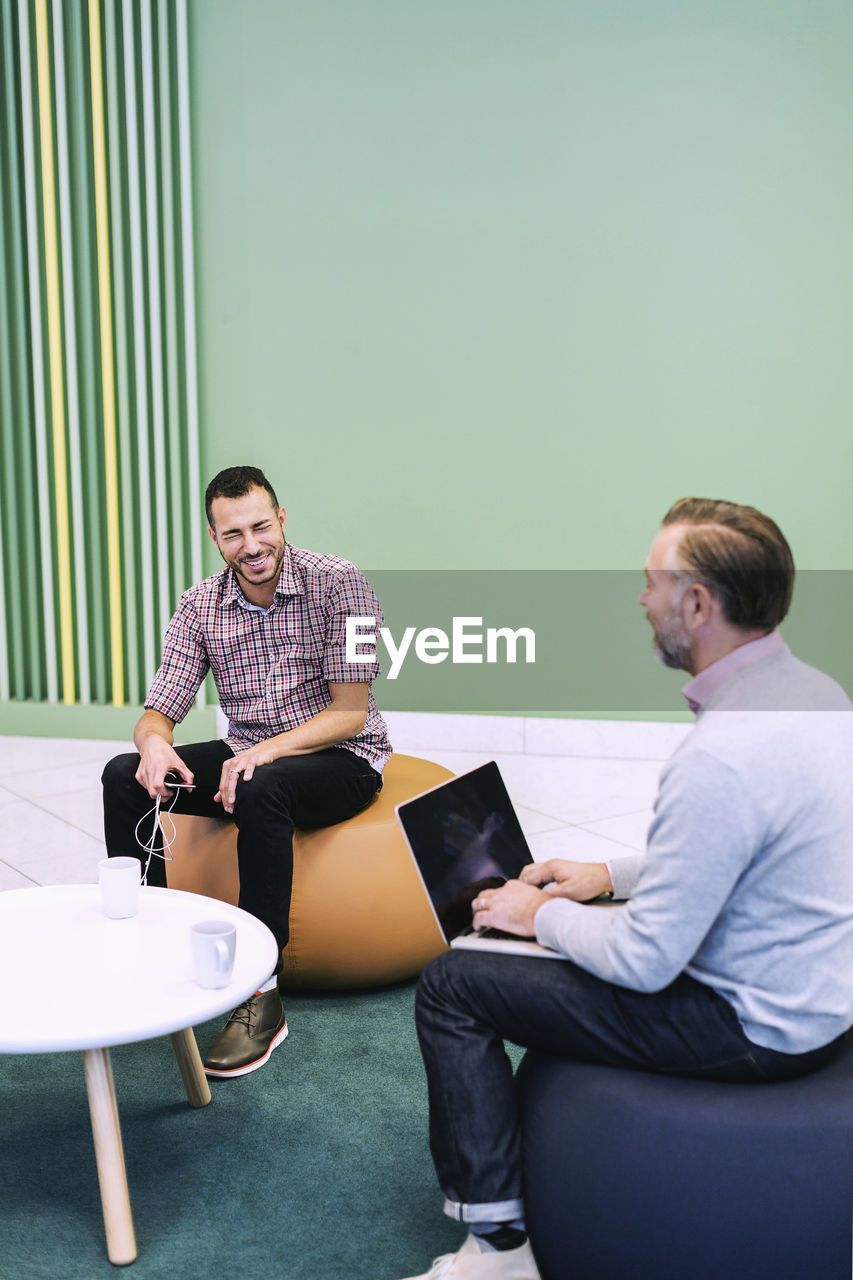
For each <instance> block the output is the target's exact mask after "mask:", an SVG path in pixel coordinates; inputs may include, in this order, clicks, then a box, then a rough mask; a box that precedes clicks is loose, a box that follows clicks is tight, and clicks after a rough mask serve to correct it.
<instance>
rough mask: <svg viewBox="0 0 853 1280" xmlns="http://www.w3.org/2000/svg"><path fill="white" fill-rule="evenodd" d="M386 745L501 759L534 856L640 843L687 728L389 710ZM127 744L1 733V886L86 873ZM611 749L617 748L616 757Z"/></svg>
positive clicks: (458, 759) (76, 880)
mask: <svg viewBox="0 0 853 1280" xmlns="http://www.w3.org/2000/svg"><path fill="white" fill-rule="evenodd" d="M387 719H388V722H389V727H390V729H391V735H392V740H393V742H394V747H395V749H396V750H398V751H401V752H404V753H407V754H409V755H420V756H426V757H427V758H429V759H431V760H435V761H437V762H438V763H440V764H443V765H446V766H447V768H449V769H452V770H453V771H454V772H456V773H463V772H465V771H466V770H468V769H472V768H474V767H475V766H476V765H478V764H481V763H483V762H484V761H486V760H492V759H495V760H497V761H498V764H499V765H500V768H501V772H502V773H503V776H504V778H505V780H506V784H507V788H508V790H509V793H510V795H511V796H512V798H513V801H514V803H515V805H516V807H517V810H518V814H519V818H520V820H521V824H522V826H523V828H524V830H525V833H526V835H527V838H528V841H529V843H530V847H531V849H532V850H533V854H534V857H535V858H537V859H544V858H550V857H571V858H577V859H582V860H587V859H588V860H591V861H599V860H603V859H604V858H606V857H610V856H613V855H614V854H618V853H619V852H620V851H624V850H626V849H628V850H642V849H643V848H644V845H645V834H646V829H647V827H648V823H649V819H650V817H651V805H652V801H653V799H654V794H655V790H656V786H657V779H658V775H659V773H660V768H661V764H662V761H663V760H664V759H666V757H667V756H668V755H669V754H670V752H671V750H672V748H673V746H674V745H675V743H676V742H677V741H678V740H679V738H680V737H681V736H682V735H683V733H684V732H685V731H686V727H687V726H686V725H675V724H673V725H661V724H646V725H641V724H638V725H619V724H613V723H611V724H607V723H605V722H600V723H599V722H591V721H566V722H562V723H559V722H554V721H530V720H525V721H520V720H513V721H510V720H504V721H501V720H499V719H498V718H497V717H481V718H477V717H450V716H427V715H423V716H421V715H417V716H416V715H410V714H408V713H397V714H391V715H389V716H388V717H387ZM129 749H130V744H129V743H126V742H105V741H92V740H77V739H73V740H72V739H62V738H15V737H2V736H0V890H4V889H20V888H26V887H27V886H30V885H34V884H83V883H87V882H88V883H93V882H94V881H95V880H96V879H97V864H98V860H99V858H102V857H103V856H104V845H103V831H102V819H101V787H100V776H101V770H102V769H103V767H104V764H105V763H106V761H107V760H109V759H110V757H111V756H113V755H116V754H117V753H118V752H120V751H126V750H129ZM620 752H621V753H622V754H619V753H620Z"/></svg>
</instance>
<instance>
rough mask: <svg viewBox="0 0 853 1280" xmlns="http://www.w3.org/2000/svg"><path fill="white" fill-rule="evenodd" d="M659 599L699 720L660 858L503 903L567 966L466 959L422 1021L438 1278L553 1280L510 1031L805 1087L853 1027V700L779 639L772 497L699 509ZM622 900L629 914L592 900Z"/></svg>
mask: <svg viewBox="0 0 853 1280" xmlns="http://www.w3.org/2000/svg"><path fill="white" fill-rule="evenodd" d="M645 573H646V586H645V589H644V590H643V593H642V595H641V596H640V603H641V604H642V605H644V606H645V609H646V613H647V616H648V619H649V622H650V624H651V626H652V630H653V633H654V643H655V650H656V652H657V655H658V657H659V658H660V659H661V660H662V661H663V662H664V663H666V664H667V665H668V666H672V667H677V668H680V669H682V670H684V671H687V672H689V673H690V675H691V676H692V679H691V680H690V682H689V684H688V685H687V686H686V687H685V689H684V690H683V692H684V695H685V697H686V698H687V701H688V703H689V705H690V707H691V709H692V710H693V711H694V712H695V714H696V717H697V722H696V725H695V727H694V729H693V730H692V731H691V733H690V734H688V736H687V737H686V738H685V740H684V742H683V743H682V745H681V746H680V747H679V748H678V750H677V751H676V752H675V754H674V756H673V757H672V759H671V760H670V762H669V763H668V765H667V766H666V768H665V769H664V771H663V774H662V776H661V781H660V788H659V792H658V796H657V800H656V802H655V814H654V820H653V822H652V824H651V827H650V829H649V835H648V843H647V849H646V853H645V855H644V856H637V857H626V858H621V859H614V860H613V861H611V862H610V863H606V864H605V863H592V864H589V863H577V862H569V861H564V860H562V859H551V860H550V861H549V862H546V863H535V864H533V865H531V866H529V867H527V868H525V870H524V871H523V872H522V875H521V878H520V879H519V880H516V881H510V882H508V883H507V884H505V885H504V886H503V887H501V888H499V889H491V890H485V891H481V892H480V894H479V895H478V897H477V898H476V899H475V901H474V911H475V915H474V923H475V925H476V926H477V927H478V928H479V927H496V928H500V929H506V930H508V931H510V932H513V933H518V934H520V935H532V934H535V935H536V937H537V938H538V940H539V941H540V942H541V943H543V944H545V945H546V946H548V947H551V948H553V949H554V950H556V951H558V952H560V953H561V954H562V955H563V956H565V957H566V962H565V963H562V964H555V963H554V962H553V961H551V960H535V959H531V958H528V957H514V956H498V955H495V954H494V953H485V954H484V953H482V952H472V951H451V952H448V953H445V954H444V955H442V956H440V957H439V958H438V959H437V960H436V961H434V962H433V963H432V964H431V965H430V966H428V968H427V969H426V970H425V971H424V974H423V975H422V978H421V982H420V985H419V988H418V999H417V1025H418V1035H419V1039H420V1043H421V1050H422V1053H423V1057H424V1063H425V1065H426V1070H427V1081H428V1086H429V1099H430V1144H431V1149H432V1154H433V1159H434V1161H435V1165H436V1171H437V1173H438V1178H439V1182H440V1184H441V1187H442V1190H443V1191H444V1194H445V1197H446V1199H445V1212H447V1213H448V1214H450V1216H451V1217H454V1218H457V1219H458V1220H460V1221H463V1222H467V1223H468V1225H469V1229H470V1234H469V1236H468V1238H467V1240H466V1242H465V1244H464V1245H463V1246H462V1248H461V1250H460V1251H459V1252H458V1253H456V1254H452V1255H445V1256H444V1257H442V1258H439V1259H437V1260H436V1262H435V1264H434V1266H433V1269H432V1270H431V1271H430V1272H428V1273H427V1275H426V1276H423V1277H420V1278H419V1280H430V1278H432V1280H439V1277H441V1280H536V1278H537V1276H538V1272H537V1269H536V1264H535V1261H534V1259H533V1255H532V1253H531V1251H530V1246H529V1243H528V1242H527V1239H526V1234H525V1229H524V1204H523V1200H522V1187H521V1159H520V1135H519V1121H518V1110H517V1102H516V1095H515V1087H514V1081H513V1076H512V1068H511V1065H510V1062H509V1059H508V1058H507V1056H506V1054H505V1052H504V1049H503V1040H504V1039H507V1040H511V1041H513V1042H514V1043H516V1044H519V1045H523V1046H525V1047H535V1048H540V1049H545V1050H549V1051H550V1052H552V1053H558V1054H563V1055H565V1056H566V1057H567V1058H575V1059H578V1060H583V1061H586V1062H600V1063H604V1064H607V1065H611V1066H621V1067H631V1068H635V1069H636V1068H640V1069H644V1070H648V1071H655V1072H659V1073H664V1074H667V1073H668V1074H672V1075H690V1076H696V1077H701V1078H705V1079H716V1080H729V1081H756V1082H760V1081H767V1080H781V1079H789V1078H791V1077H793V1076H797V1075H801V1074H804V1073H805V1072H808V1071H812V1070H814V1069H815V1068H816V1067H818V1066H820V1065H821V1064H822V1063H824V1062H826V1061H828V1059H829V1058H830V1057H831V1056H832V1055H833V1054H834V1052H835V1051H836V1049H837V1047H838V1043H839V1041H840V1039H841V1038H842V1037H843V1036H844V1034H845V1032H846V1031H847V1030H848V1028H849V1027H850V1026H851V1025H853V715H851V711H853V705H851V702H850V699H849V698H848V697H847V695H846V693H845V692H844V690H843V689H841V687H840V686H839V685H838V684H836V683H835V681H833V680H831V679H829V677H827V676H825V675H823V674H822V673H821V672H819V671H816V670H815V669H814V668H813V667H809V666H806V665H805V664H804V663H802V662H800V661H798V660H797V659H796V658H794V657H793V656H792V655H791V653H790V651H789V649H788V648H787V646H786V645H785V644H784V643H783V641H782V638H781V636H780V635H779V633H778V631H777V630H776V627H777V626H778V625H779V623H780V622H781V621H782V619H783V618H784V617H785V614H786V613H787V611H788V607H789V604H790V600H791V593H792V589H793V580H794V565H793V559H792V556H791V552H790V548H789V547H788V544H787V542H786V540H785V538H784V537H783V535H782V533H781V531H780V530H779V528H778V526H777V525H776V524H775V523H774V522H773V521H772V520H770V519H769V518H768V517H767V516H765V515H763V514H762V513H761V512H759V511H756V510H755V509H754V508H751V507H744V506H738V505H735V504H733V503H728V502H717V501H712V500H710V499H697V498H686V499H682V500H681V501H680V502H677V503H676V504H675V505H674V506H673V507H672V508H671V509H670V511H669V512H668V513H667V515H666V516H665V517H664V521H663V528H662V530H661V532H660V533H659V534H658V536H657V538H656V539H655V541H654V543H653V545H652V549H651V552H650V554H649V558H648V561H647V564H646V570H645ZM603 893H610V894H612V895H613V897H614V898H620V899H622V898H624V899H627V902H626V904H625V905H624V907H622V909H621V910H618V911H606V910H605V911H602V910H590V909H589V907H588V906H586V905H584V904H585V903H588V902H589V901H590V900H591V899H593V898H596V897H599V896H600V895H601V894H603Z"/></svg>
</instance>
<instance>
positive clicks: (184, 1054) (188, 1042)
mask: <svg viewBox="0 0 853 1280" xmlns="http://www.w3.org/2000/svg"><path fill="white" fill-rule="evenodd" d="M169 1038H170V1040H171V1041H172V1048H173V1049H174V1050H175V1057H176V1058H177V1059H178V1066H179V1067H180V1068H181V1075H182V1076H183V1080H184V1088H185V1089H186V1091H187V1101H188V1102H189V1104H190V1106H191V1107H206V1106H207V1104H208V1102H210V1085H209V1084H208V1083H207V1076H206V1075H205V1074H204V1067H203V1066H202V1065H201V1057H200V1056H199V1052H198V1045H197V1044H196V1042H195V1036H194V1035H193V1029H192V1027H187V1029H186V1031H175V1032H174V1033H173V1034H172V1035H171V1036H170V1037H169Z"/></svg>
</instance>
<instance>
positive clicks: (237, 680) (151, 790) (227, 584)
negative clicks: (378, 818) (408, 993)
mask: <svg viewBox="0 0 853 1280" xmlns="http://www.w3.org/2000/svg"><path fill="white" fill-rule="evenodd" d="M205 506H206V510H207V519H208V525H209V529H208V532H209V533H210V536H211V538H212V539H213V541H214V542H215V543H216V546H217V548H218V550H219V553H220V555H221V556H222V559H223V560H224V561H225V565H226V567H225V568H224V569H222V570H221V571H220V572H219V573H217V574H214V575H213V577H211V578H207V579H206V580H205V581H204V582H201V583H199V584H198V585H197V586H195V587H192V588H190V590H189V591H186V592H184V594H183V596H182V597H181V601H180V604H179V605H178V609H177V612H176V613H175V615H174V617H173V618H172V620H171V622H170V623H169V626H168V629H167V631H166V639H165V645H164V649H163V661H162V663H161V665H160V669H159V671H158V672H157V674H156V676H155V677H154V681H153V683H152V685H151V688H150V690H149V692H148V696H147V698H146V700H145V711H144V713H143V715H142V717H141V718H140V720H139V722H138V724H137V726H136V729H135V731H134V735H133V740H134V744H135V746H136V748H137V751H138V753H139V754H138V755H137V754H135V753H131V754H128V755H122V756H117V757H116V758H115V759H114V760H111V761H110V763H109V764H108V765H107V767H106V769H105V770H104V776H103V783H104V830H105V835H106V844H107V852H108V853H109V855H110V856H111V857H114V856H116V855H133V856H135V857H139V856H140V846H139V842H138V841H137V839H136V828H137V824H138V823H139V821H140V819H141V818H143V817H144V816H145V814H146V813H147V812H149V811H150V809H151V801H152V800H154V801H155V803H156V800H157V797H160V798H161V799H164V800H165V799H167V798H171V797H172V796H173V795H174V790H170V786H169V781H170V780H169V778H168V777H167V775H168V774H171V775H173V779H172V780H173V781H176V780H177V779H176V778H174V775H177V776H178V777H179V778H180V781H181V783H183V784H189V785H191V788H192V789H185V790H183V793H182V797H181V810H182V812H185V813H192V814H200V815H203V816H207V817H221V816H222V813H223V810H224V811H225V812H226V813H230V814H232V815H233V817H234V821H235V823H236V824H237V828H238V838H237V854H238V859H239V866H240V902H239V905H240V906H241V907H242V908H243V909H244V910H246V911H249V912H251V914H252V915H254V916H257V918H258V919H259V920H262V921H263V922H264V924H266V925H267V926H268V927H269V928H270V929H271V930H272V932H273V934H274V935H275V938H276V941H277V943H278V948H279V958H278V964H277V966H276V970H275V972H274V973H273V974H272V976H271V977H270V979H269V981H268V982H267V983H265V984H264V986H263V987H262V988H261V990H260V991H259V992H258V993H257V994H256V995H254V996H253V997H252V998H251V999H250V1000H247V1001H245V1003H244V1004H242V1005H240V1006H239V1007H238V1008H237V1009H235V1010H234V1011H233V1013H232V1014H231V1016H230V1017H229V1019H228V1021H227V1023H226V1024H225V1027H224V1028H223V1030H222V1031H221V1032H220V1034H219V1035H218V1036H217V1038H216V1040H215V1041H214V1043H213V1045H212V1046H211V1048H210V1050H209V1052H208V1054H207V1057H206V1058H205V1063H204V1068H205V1071H206V1072H207V1074H208V1075H210V1076H225V1077H229V1076H239V1075H245V1074H246V1073H248V1072H250V1071H255V1070H257V1068H258V1067H261V1066H263V1064H264V1063H265V1062H266V1061H267V1059H268V1058H269V1056H270V1054H271V1053H272V1051H273V1049H274V1048H276V1047H277V1046H278V1045H279V1044H281V1042H282V1041H283V1040H284V1039H285V1037H286V1035H287V1021H286V1019H285V1015H284V1010H283V1008H282V1004H281V997H280V996H279V993H278V987H277V974H278V973H279V971H280V970H281V949H282V948H283V947H284V946H285V945H286V943H287V940H288V916H289V910H290V893H291V882H292V875H293V848H292V837H293V829H294V827H295V826H299V827H323V826H328V825H330V824H332V823H335V822H342V821H343V820H344V819H345V818H349V817H352V815H353V814H355V813H358V812H359V811H360V810H361V809H363V808H364V807H365V806H366V805H368V804H369V803H370V801H371V800H372V799H373V797H374V796H375V795H376V793H377V792H378V791H379V789H380V788H381V786H382V769H383V767H384V765H385V763H386V762H387V760H388V758H389V756H390V754H391V746H390V743H389V741H388V733H387V730H386V727H385V722H384V721H383V719H382V717H381V715H380V714H379V712H378V711H377V709H376V704H375V702H374V700H373V694H372V692H371V688H370V685H371V681H372V680H373V679H375V677H376V676H377V675H378V674H379V666H378V662H377V661H376V658H375V656H374V657H372V658H370V659H369V660H368V659H365V660H364V661H356V662H347V661H346V660H345V628H346V619H347V617H348V616H358V617H361V618H364V617H373V618H375V619H376V627H377V629H378V628H379V627H380V626H381V625H382V612H381V610H380V608H379V604H378V602H377V600H376V597H375V596H374V594H373V591H372V590H371V588H370V585H369V583H368V582H367V580H366V579H365V578H364V576H363V575H362V573H361V572H360V571H359V570H358V569H357V568H356V567H355V565H352V564H350V563H348V561H346V560H340V559H338V558H337V557H335V556H325V555H318V554H317V553H315V552H313V551H303V550H300V549H299V548H298V547H293V546H290V545H289V544H288V543H287V542H286V541H285V538H284V523H285V516H286V513H285V510H284V508H283V507H280V506H279V503H278V499H277V498H276V495H275V492H274V490H273V488H272V485H271V484H270V483H269V481H268V480H267V478H266V476H265V475H264V474H263V472H262V471H259V470H258V469H257V468H256V467H230V468H228V469H227V470H225V471H221V472H220V473H219V475H217V476H216V477H214V479H213V480H212V481H211V482H210V484H209V485H208V488H207V493H206V494H205ZM375 652H376V649H375V646H374V647H373V653H374V655H375ZM208 671H211V672H212V673H213V678H214V680H215V681H216V687H217V690H218V692H219V701H220V705H221V707H222V710H223V711H224V712H225V714H226V715H227V717H228V735H227V737H226V738H225V739H224V740H218V741H216V742H200V743H194V744H192V745H189V746H180V747H175V746H174V745H173V736H172V735H173V730H174V727H175V725H176V724H177V723H179V722H180V721H181V720H183V718H184V716H185V715H186V714H187V712H188V711H189V709H190V707H191V706H192V704H193V701H194V699H195V696H196V693H197V692H198V689H199V687H200V685H201V683H202V681H203V679H204V677H205V676H206V674H207V672H208ZM148 882H149V883H150V884H156V885H162V886H165V885H166V872H165V862H164V861H163V860H161V859H160V858H152V859H150V865H149V870H148Z"/></svg>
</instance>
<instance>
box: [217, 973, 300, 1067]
mask: <svg viewBox="0 0 853 1280" xmlns="http://www.w3.org/2000/svg"><path fill="white" fill-rule="evenodd" d="M286 1037H287V1019H286V1018H285V1016H284V1009H283V1008H282V1004H281V996H280V995H279V994H278V990H277V989H276V988H273V990H272V991H264V992H257V993H256V994H255V995H253V996H252V997H251V998H250V999H248V1000H244V1001H243V1003H242V1004H240V1005H238V1006H237V1008H236V1009H235V1010H234V1012H233V1013H232V1014H231V1016H230V1017H229V1019H228V1021H227V1022H226V1023H225V1026H224V1027H223V1028H222V1030H221V1031H220V1033H219V1035H218V1036H217V1037H216V1039H215V1040H214V1042H213V1044H212V1045H211V1046H210V1049H209V1050H208V1052H207V1057H206V1058H205V1060H204V1070H205V1074H206V1075H209V1076H217V1077H220V1076H221V1077H223V1078H228V1077H230V1076H245V1075H248V1074H249V1072H250V1071H257V1069H258V1067H262V1066H263V1065H264V1063H265V1062H266V1060H267V1058H269V1056H270V1054H271V1053H272V1051H273V1049H275V1048H276V1047H277V1046H278V1045H280V1044H281V1042H282V1040H284V1039H285V1038H286Z"/></svg>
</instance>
